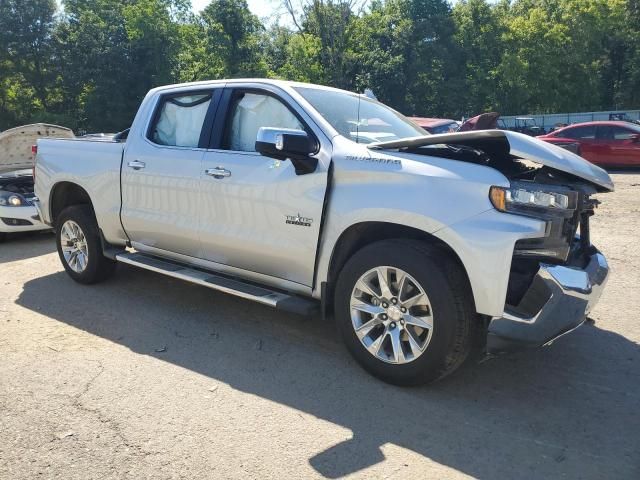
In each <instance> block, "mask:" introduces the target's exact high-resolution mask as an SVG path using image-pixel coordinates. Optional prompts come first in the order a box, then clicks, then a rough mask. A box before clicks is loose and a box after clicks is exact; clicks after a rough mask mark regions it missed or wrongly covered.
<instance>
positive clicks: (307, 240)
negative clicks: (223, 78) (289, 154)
mask: <svg viewBox="0 0 640 480" xmlns="http://www.w3.org/2000/svg"><path fill="white" fill-rule="evenodd" d="M222 104H223V105H226V108H225V109H224V111H223V112H221V114H222V116H219V115H217V116H216V117H217V118H216V127H214V129H215V128H218V129H219V131H218V134H219V139H220V140H219V144H218V145H214V146H216V147H217V148H214V149H210V150H208V151H207V152H206V153H205V154H204V159H203V169H202V174H201V177H200V185H201V199H200V204H201V210H200V211H201V215H200V238H201V242H202V249H203V254H204V258H205V259H206V260H210V261H213V262H216V263H221V264H225V265H231V266H234V267H239V268H241V269H244V270H247V271H250V272H255V273H260V274H264V275H268V276H271V277H276V278H278V279H284V280H289V281H292V282H296V283H298V284H301V285H303V286H311V285H312V281H313V272H314V265H315V256H316V249H317V245H318V237H319V234H320V223H321V216H322V209H323V202H324V197H325V192H326V188H327V168H328V164H326V163H327V162H322V161H321V162H319V163H318V167H317V169H316V171H315V172H313V173H309V174H304V175H297V174H296V172H295V169H294V167H293V165H292V164H291V162H290V161H288V160H284V161H278V160H274V159H271V158H268V157H264V156H262V155H260V154H259V153H257V152H256V151H255V141H256V135H257V133H258V130H259V128H260V127H280V128H294V129H300V130H306V131H307V132H308V133H310V134H314V135H315V136H316V137H318V136H320V135H321V134H320V132H315V133H314V132H313V131H312V130H311V129H310V128H309V127H308V123H307V121H305V115H306V114H305V113H304V111H301V110H300V108H299V107H298V108H297V109H296V107H295V105H294V104H293V101H292V100H291V99H287V98H285V97H284V96H279V95H277V94H274V92H268V91H262V90H259V89H255V88H252V89H250V90H247V89H244V90H243V89H235V90H226V91H225V101H223V102H222ZM221 108H222V107H221ZM219 119H222V121H219ZM214 135H216V132H215V131H214ZM323 142H324V148H325V149H326V148H330V146H329V145H328V140H326V138H325V139H323Z"/></svg>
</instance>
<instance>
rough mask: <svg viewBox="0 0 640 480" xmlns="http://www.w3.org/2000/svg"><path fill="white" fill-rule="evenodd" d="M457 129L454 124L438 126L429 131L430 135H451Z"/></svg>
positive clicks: (456, 125)
mask: <svg viewBox="0 0 640 480" xmlns="http://www.w3.org/2000/svg"><path fill="white" fill-rule="evenodd" d="M457 129H458V124H457V123H456V122H449V123H445V124H444V125H438V126H437V127H431V128H430V129H429V130H430V131H431V133H451V132H455V131H456V130H457Z"/></svg>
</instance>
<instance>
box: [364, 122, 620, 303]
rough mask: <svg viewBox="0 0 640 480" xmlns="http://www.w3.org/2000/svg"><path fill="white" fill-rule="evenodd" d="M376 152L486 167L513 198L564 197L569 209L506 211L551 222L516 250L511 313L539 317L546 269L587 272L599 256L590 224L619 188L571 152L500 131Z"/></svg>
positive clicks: (427, 140) (383, 146) (400, 143)
mask: <svg viewBox="0 0 640 480" xmlns="http://www.w3.org/2000/svg"><path fill="white" fill-rule="evenodd" d="M370 148H373V149H397V151H399V152H404V153H411V154H418V155H427V156H432V157H439V158H447V159H451V160H458V161H463V162H469V163H474V164H478V165H484V166H487V167H490V168H494V169H496V170H498V171H499V172H501V173H502V174H503V175H504V176H505V177H507V178H508V179H509V181H510V183H511V187H510V189H508V190H509V193H511V194H513V192H515V194H516V195H517V194H518V192H524V196H526V195H536V194H537V192H540V193H541V194H542V195H546V194H550V195H552V196H553V195H559V196H560V197H562V199H563V200H564V202H565V203H563V205H562V206H561V207H560V206H559V205H553V207H554V208H538V207H535V206H529V205H522V206H515V207H513V208H511V209H509V210H508V211H507V210H503V211H506V212H507V213H514V214H519V215H525V216H531V217H534V218H536V219H539V220H543V221H545V222H546V231H545V236H544V237H539V238H531V239H524V240H519V241H518V242H516V244H515V246H514V251H513V258H512V263H511V274H510V278H509V286H508V291H507V299H506V308H507V309H508V310H511V311H514V312H518V313H520V314H522V315H524V316H526V315H527V314H528V313H531V312H536V311H539V309H540V308H541V307H542V305H543V304H544V302H546V301H547V300H548V296H549V292H547V291H546V290H545V289H544V288H539V289H532V288H531V286H532V283H533V281H534V278H535V277H536V274H537V272H538V270H539V269H540V266H541V265H542V264H551V265H565V266H575V267H578V268H581V269H582V268H584V267H585V266H586V264H587V262H588V261H589V258H590V257H591V255H592V254H593V253H594V251H595V248H594V247H593V246H592V245H591V239H590V233H589V219H590V217H591V216H592V215H593V214H594V211H595V209H596V208H597V206H598V204H599V203H600V202H599V201H598V200H597V199H595V198H592V196H593V195H594V194H596V193H598V192H607V191H611V190H612V189H613V185H612V184H608V183H606V181H605V180H604V178H605V177H606V173H605V172H603V171H601V169H599V168H598V167H595V166H593V165H591V164H587V162H586V161H584V160H583V159H582V158H580V157H578V156H577V155H575V154H574V153H573V152H572V151H571V150H569V151H567V152H566V153H565V152H564V151H561V150H559V147H557V146H552V147H549V146H548V145H545V144H543V143H542V142H539V141H536V140H535V139H530V138H522V137H521V136H518V135H517V134H516V135H514V134H513V132H501V131H498V130H493V131H478V132H469V133H467V134H449V135H431V136H429V137H425V138H424V139H412V140H408V141H407V140H405V141H397V142H385V143H381V144H377V145H373V146H372V147H370ZM529 154H530V155H529ZM600 172H602V173H604V175H601V173H600ZM606 178H608V177H606ZM498 190H504V189H498ZM494 206H495V204H494ZM498 209H499V210H500V208H498ZM531 292H534V293H531Z"/></svg>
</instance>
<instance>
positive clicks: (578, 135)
mask: <svg viewBox="0 0 640 480" xmlns="http://www.w3.org/2000/svg"><path fill="white" fill-rule="evenodd" d="M538 138H539V139H540V140H544V141H546V142H549V143H554V144H556V145H560V146H562V145H564V144H567V143H577V144H578V145H579V146H580V155H581V156H582V157H583V158H586V159H587V160H589V161H590V162H591V163H595V164H596V165H600V166H603V167H629V166H634V165H640V126H639V125H636V124H634V123H630V122H622V121H603V122H586V123H576V124H574V125H569V126H568V127H564V128H560V129H558V130H555V131H554V132H551V133H549V134H547V135H542V136H539V137H538Z"/></svg>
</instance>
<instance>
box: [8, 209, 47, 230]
mask: <svg viewBox="0 0 640 480" xmlns="http://www.w3.org/2000/svg"><path fill="white" fill-rule="evenodd" d="M49 228H51V227H49V226H48V225H46V224H44V223H42V221H41V220H40V215H39V213H38V210H37V209H36V207H35V206H33V205H26V206H24V207H6V206H1V207H0V233H13V232H32V231H35V230H46V229H49Z"/></svg>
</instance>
